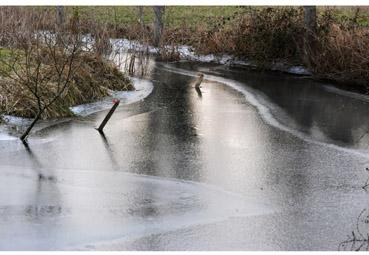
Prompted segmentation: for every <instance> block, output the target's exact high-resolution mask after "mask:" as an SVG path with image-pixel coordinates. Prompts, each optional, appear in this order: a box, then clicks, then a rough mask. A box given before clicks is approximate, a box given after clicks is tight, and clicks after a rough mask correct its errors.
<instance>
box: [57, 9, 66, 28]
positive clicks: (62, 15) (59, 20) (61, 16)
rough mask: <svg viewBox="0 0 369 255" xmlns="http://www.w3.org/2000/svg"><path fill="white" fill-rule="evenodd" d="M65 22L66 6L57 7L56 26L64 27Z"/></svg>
mask: <svg viewBox="0 0 369 255" xmlns="http://www.w3.org/2000/svg"><path fill="white" fill-rule="evenodd" d="M64 22H65V11H64V6H56V25H57V26H58V27H61V26H63V24H64Z"/></svg>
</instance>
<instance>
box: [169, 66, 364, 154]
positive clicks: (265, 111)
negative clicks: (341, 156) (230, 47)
mask: <svg viewBox="0 0 369 255" xmlns="http://www.w3.org/2000/svg"><path fill="white" fill-rule="evenodd" d="M163 66H164V68H165V69H167V70H168V71H170V72H174V73H179V74H182V75H187V76H191V77H197V76H198V75H197V72H193V71H187V70H184V69H180V68H174V67H171V66H169V65H163ZM204 79H205V80H208V81H214V82H217V83H221V84H224V85H227V86H229V87H231V88H233V89H235V90H236V91H238V92H240V93H242V94H243V95H244V96H245V98H246V100H247V101H248V102H249V103H250V104H251V105H253V106H254V107H255V108H256V109H257V111H258V112H259V115H260V116H261V118H262V119H263V120H264V122H265V123H267V124H269V125H270V126H273V127H275V128H278V129H280V130H282V131H285V132H288V133H290V134H292V135H294V136H296V137H298V138H300V139H302V140H304V141H307V142H309V143H313V144H318V145H324V146H326V147H329V148H332V149H335V150H338V151H344V152H347V153H351V154H355V155H357V156H360V157H363V158H365V159H368V158H369V154H368V151H367V150H358V149H351V148H345V147H341V146H338V145H335V144H331V143H325V142H322V141H317V140H314V139H313V138H312V137H310V136H308V135H306V134H304V133H303V132H301V131H298V130H296V129H293V128H291V127H290V126H287V125H285V124H283V123H281V122H280V121H279V120H278V119H277V118H276V117H274V116H273V114H272V111H271V110H272V109H273V110H276V109H278V107H277V106H276V105H274V104H273V103H272V102H270V101H268V100H267V99H266V98H262V97H261V96H260V93H258V92H256V91H255V90H253V89H251V88H250V87H246V86H245V84H244V83H240V82H236V81H233V80H230V79H226V78H221V77H217V76H214V75H205V76H204ZM280 114H281V115H284V113H283V112H281V113H280Z"/></svg>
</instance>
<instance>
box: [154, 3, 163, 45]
mask: <svg viewBox="0 0 369 255" xmlns="http://www.w3.org/2000/svg"><path fill="white" fill-rule="evenodd" d="M153 8H154V16H155V21H154V46H155V47H158V46H159V44H160V40H161V36H162V33H163V16H164V12H165V7H164V6H154V7H153Z"/></svg>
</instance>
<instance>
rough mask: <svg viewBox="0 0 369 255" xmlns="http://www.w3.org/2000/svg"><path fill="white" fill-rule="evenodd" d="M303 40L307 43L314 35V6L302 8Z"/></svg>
mask: <svg viewBox="0 0 369 255" xmlns="http://www.w3.org/2000/svg"><path fill="white" fill-rule="evenodd" d="M304 26H305V31H306V32H305V40H306V41H307V42H308V43H309V42H311V39H312V37H313V36H314V34H315V33H316V6H304Z"/></svg>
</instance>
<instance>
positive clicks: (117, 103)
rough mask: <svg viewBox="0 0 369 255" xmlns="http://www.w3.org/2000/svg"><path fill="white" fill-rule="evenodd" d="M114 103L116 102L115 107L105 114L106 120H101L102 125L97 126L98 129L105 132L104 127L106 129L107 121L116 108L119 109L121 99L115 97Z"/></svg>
mask: <svg viewBox="0 0 369 255" xmlns="http://www.w3.org/2000/svg"><path fill="white" fill-rule="evenodd" d="M113 103H114V105H113V107H112V108H111V109H110V111H109V112H108V114H107V115H106V116H105V118H104V120H103V121H102V122H101V124H100V126H99V127H98V128H97V131H99V132H103V129H104V127H105V125H106V123H108V121H109V119H110V117H111V116H112V115H113V113H114V111H115V109H117V107H118V105H119V103H120V101H119V100H118V99H114V100H113Z"/></svg>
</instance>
